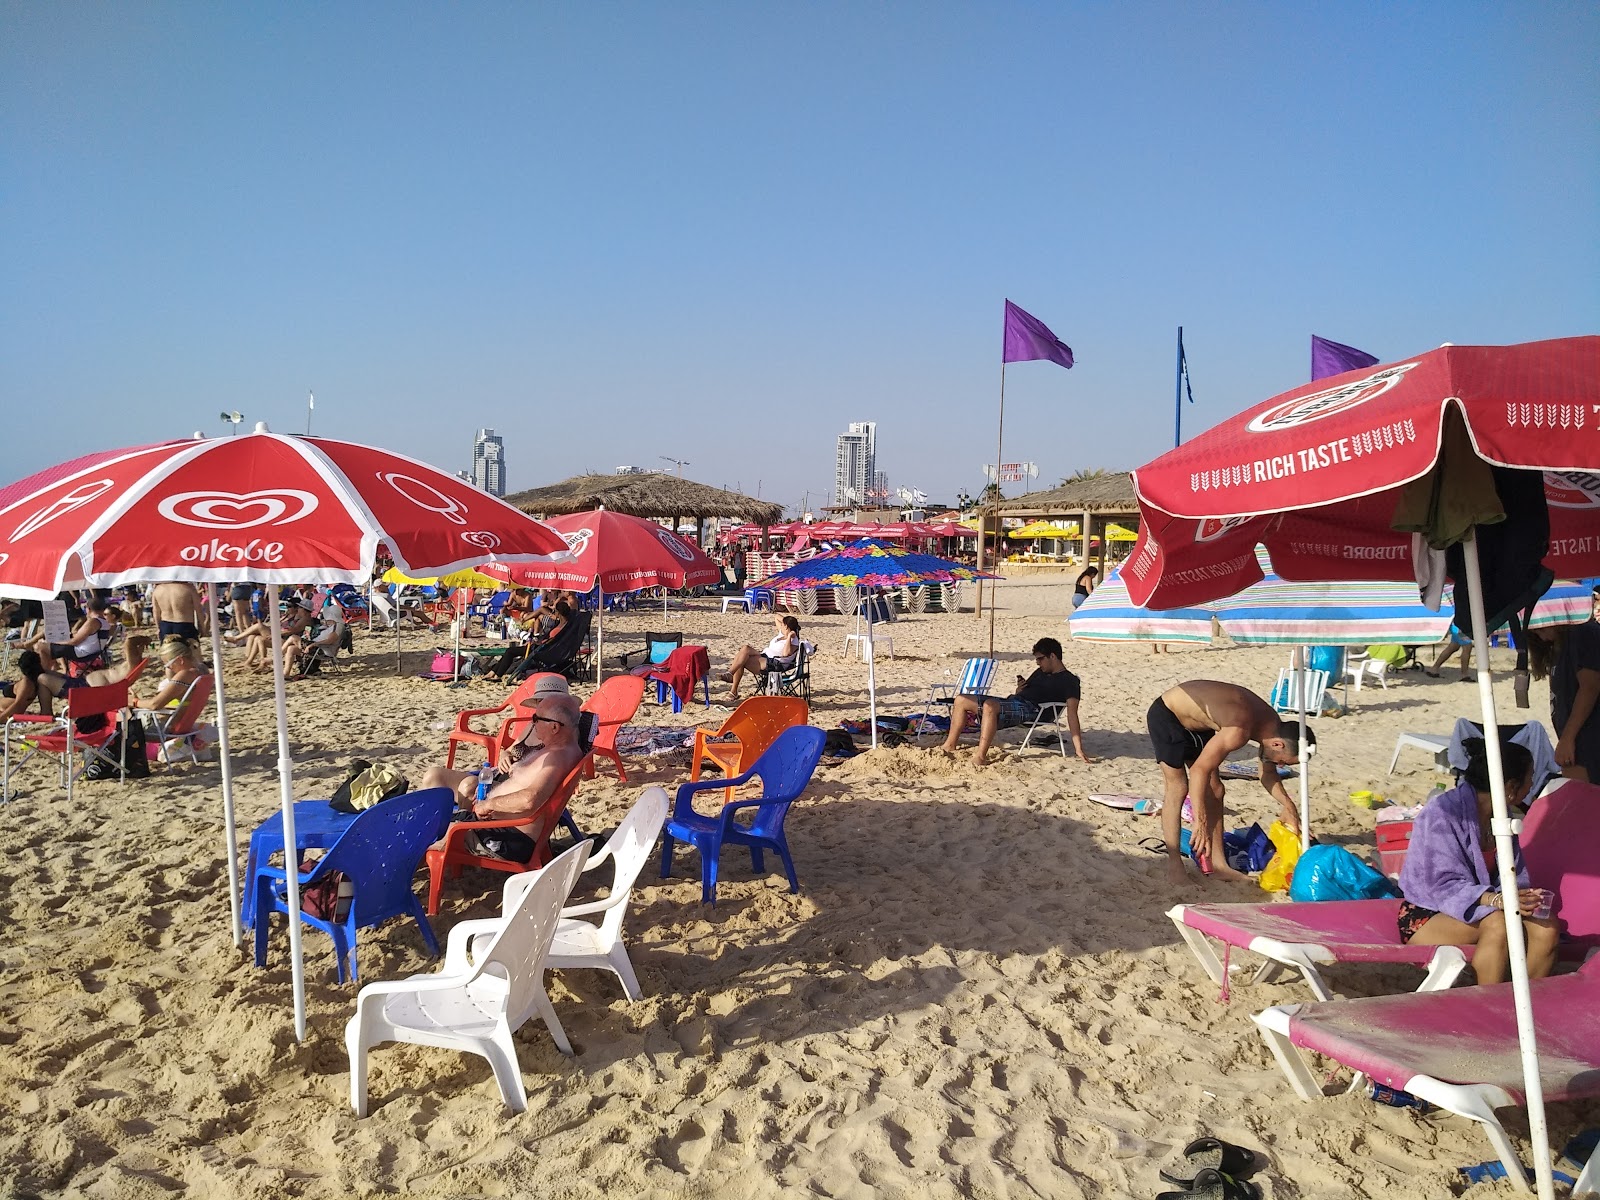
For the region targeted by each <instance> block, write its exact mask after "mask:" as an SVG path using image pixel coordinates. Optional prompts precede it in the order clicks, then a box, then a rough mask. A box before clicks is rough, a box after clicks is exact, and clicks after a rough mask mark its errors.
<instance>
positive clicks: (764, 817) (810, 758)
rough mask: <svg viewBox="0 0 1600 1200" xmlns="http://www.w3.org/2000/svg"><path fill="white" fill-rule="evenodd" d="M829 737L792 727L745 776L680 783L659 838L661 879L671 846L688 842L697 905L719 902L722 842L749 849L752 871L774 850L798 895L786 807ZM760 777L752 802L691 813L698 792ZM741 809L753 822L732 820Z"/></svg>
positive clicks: (666, 871)
mask: <svg viewBox="0 0 1600 1200" xmlns="http://www.w3.org/2000/svg"><path fill="white" fill-rule="evenodd" d="M826 739H827V735H826V734H825V733H824V732H823V731H822V730H820V729H818V728H817V727H816V726H815V725H794V726H791V727H790V728H788V729H785V730H784V731H783V732H782V733H780V734H779V735H778V739H777V741H775V742H773V743H772V745H771V746H769V747H767V751H766V753H765V754H763V755H762V756H761V757H760V758H758V759H756V761H755V765H754V766H753V767H751V768H750V769H749V770H748V771H746V772H745V773H744V774H743V775H736V776H734V777H733V778H732V779H702V780H698V781H696V782H694V783H685V784H680V785H679V787H678V799H677V802H676V803H675V804H674V805H673V813H672V816H671V818H670V819H668V821H667V826H666V829H665V831H664V832H663V833H662V836H661V877H662V878H663V879H665V878H666V877H667V876H668V875H670V874H672V847H673V842H674V841H683V842H688V843H690V844H691V845H693V846H694V848H695V849H696V850H698V851H699V852H700V901H701V903H703V904H704V903H710V904H715V903H716V902H717V863H718V859H719V858H720V857H721V854H722V846H723V843H724V842H732V843H734V844H736V845H740V846H749V847H750V865H751V868H752V869H753V870H755V871H756V872H758V873H759V872H762V871H765V870H766V867H765V866H764V864H763V862H762V857H761V853H762V851H763V850H775V851H776V852H777V854H778V857H779V858H781V859H783V869H784V870H785V871H786V872H788V875H789V890H790V891H791V892H798V891H799V890H800V880H799V879H798V878H797V877H796V876H795V873H794V859H793V858H791V857H790V856H789V842H788V839H787V838H785V837H784V833H783V819H784V817H785V816H786V815H787V814H788V812H789V805H791V804H793V803H794V802H795V801H796V800H798V799H799V798H800V793H801V792H803V791H805V790H806V785H807V784H809V783H810V782H811V775H812V772H814V771H815V770H816V769H817V763H818V762H820V761H821V759H822V744H823V742H824V741H825V740H826ZM758 775H759V776H760V777H761V795H760V797H759V798H757V799H754V800H734V801H732V802H730V803H728V804H724V805H723V806H722V811H721V812H719V813H718V814H717V815H716V816H714V817H705V816H701V815H700V814H699V813H697V812H695V811H694V805H693V803H692V799H693V797H694V794H695V793H696V792H705V791H722V790H724V789H727V788H733V787H738V786H740V785H741V784H745V783H749V782H750V780H751V779H752V778H753V777H755V776H758ZM741 808H753V809H755V810H756V814H755V820H753V821H752V822H751V823H750V824H749V825H741V824H739V823H737V822H736V821H734V819H733V817H734V814H735V813H736V812H738V811H739V810H740V809H741Z"/></svg>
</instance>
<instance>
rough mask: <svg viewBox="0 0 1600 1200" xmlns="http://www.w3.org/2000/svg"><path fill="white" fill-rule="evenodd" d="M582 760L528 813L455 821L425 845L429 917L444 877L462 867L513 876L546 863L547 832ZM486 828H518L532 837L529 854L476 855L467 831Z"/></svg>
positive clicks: (573, 787) (571, 788) (574, 786)
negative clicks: (435, 842)
mask: <svg viewBox="0 0 1600 1200" xmlns="http://www.w3.org/2000/svg"><path fill="white" fill-rule="evenodd" d="M586 761H587V759H582V758H580V759H579V760H578V761H577V762H576V763H574V764H573V767H572V770H570V771H568V772H567V775H566V778H565V779H563V780H562V781H561V783H560V784H559V785H558V786H557V787H556V790H555V791H554V792H552V793H551V795H550V798H549V799H548V800H546V801H545V802H544V804H543V805H541V806H540V808H539V809H538V811H537V812H535V813H534V814H533V815H532V816H528V817H514V818H511V819H508V820H503V821H457V822H455V823H454V824H452V825H451V826H450V827H449V828H448V829H446V830H445V831H444V837H443V838H441V839H440V840H439V844H438V845H436V846H430V847H428V852H427V854H426V855H424V858H425V859H426V861H427V864H428V904H427V911H428V915H429V916H430V917H431V916H433V915H434V914H435V913H437V912H438V911H439V895H440V893H441V892H443V891H444V881H445V876H446V875H450V876H452V877H454V876H458V875H460V874H461V869H462V868H463V867H482V868H484V869H485V870H488V871H506V872H509V873H511V874H513V875H516V874H521V873H522V872H523V871H527V870H530V869H532V868H534V867H542V866H544V865H545V863H547V862H549V861H550V835H551V834H552V833H554V832H555V829H556V826H557V825H559V824H560V823H561V815H562V814H563V813H564V812H566V809H567V805H568V804H569V803H571V801H572V795H573V793H574V792H576V791H577V790H578V781H579V780H580V779H582V778H583V764H584V763H585V762H586ZM490 829H520V830H522V832H523V833H525V834H526V835H527V836H528V837H530V838H532V839H533V843H534V848H533V857H532V858H530V859H529V860H528V861H527V862H525V863H521V862H515V861H513V860H512V859H509V858H496V857H494V856H493V855H489V854H478V853H475V852H474V851H472V850H471V849H469V848H468V846H467V835H468V834H474V833H483V832H485V831H486V830H490Z"/></svg>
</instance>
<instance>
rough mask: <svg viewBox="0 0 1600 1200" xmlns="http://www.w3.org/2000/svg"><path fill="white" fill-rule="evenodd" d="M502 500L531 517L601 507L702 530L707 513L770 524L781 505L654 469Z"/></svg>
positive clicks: (579, 479) (585, 478)
mask: <svg viewBox="0 0 1600 1200" xmlns="http://www.w3.org/2000/svg"><path fill="white" fill-rule="evenodd" d="M506 502H507V503H508V504H514V505H516V506H517V507H518V508H520V509H522V511H523V512H526V513H530V514H532V515H533V516H536V517H548V516H555V515H557V514H559V513H575V512H590V511H592V510H593V509H596V508H599V507H600V506H601V505H604V506H605V507H606V509H607V511H609V512H620V513H627V514H628V515H629V516H634V517H645V518H647V519H651V520H654V519H657V518H662V517H666V518H670V519H671V520H672V522H673V525H674V526H676V525H677V523H678V520H679V519H680V518H683V517H693V518H694V519H695V526H696V529H697V531H701V532H703V526H704V523H705V520H706V518H707V517H732V518H734V519H736V520H739V521H748V522H750V523H751V524H752V525H762V526H766V525H774V524H776V523H777V522H778V521H780V520H782V519H783V505H781V504H774V503H772V502H771V501H770V500H757V499H756V498H755V497H753V496H746V495H743V494H741V493H739V492H731V491H729V490H728V489H726V488H715V487H711V486H709V485H708V484H704V483H696V482H695V481H694V480H692V479H680V478H679V477H678V476H676V475H668V474H665V473H664V472H656V473H652V474H648V475H574V476H573V477H572V478H571V479H563V480H562V481H561V482H560V483H552V484H550V485H549V486H548V487H541V488H533V489H531V490H529V491H526V492H517V493H516V494H515V495H511V496H507V497H506Z"/></svg>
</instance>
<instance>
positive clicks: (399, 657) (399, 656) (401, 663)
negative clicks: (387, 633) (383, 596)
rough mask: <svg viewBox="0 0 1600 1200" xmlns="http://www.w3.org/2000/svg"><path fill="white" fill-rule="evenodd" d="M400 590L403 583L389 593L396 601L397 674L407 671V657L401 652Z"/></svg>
mask: <svg viewBox="0 0 1600 1200" xmlns="http://www.w3.org/2000/svg"><path fill="white" fill-rule="evenodd" d="M400 592H401V585H400V584H398V583H397V584H395V585H394V591H393V592H391V593H390V594H389V598H390V599H391V600H392V601H393V602H394V673H395V674H396V675H404V674H405V673H406V669H405V665H404V662H405V659H404V656H403V655H402V654H401V653H400V612H401V609H400Z"/></svg>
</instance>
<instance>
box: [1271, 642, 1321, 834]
mask: <svg viewBox="0 0 1600 1200" xmlns="http://www.w3.org/2000/svg"><path fill="white" fill-rule="evenodd" d="M1294 672H1295V682H1296V690H1297V691H1298V692H1299V694H1300V853H1302V854H1304V853H1305V852H1306V851H1307V850H1309V849H1310V848H1311V780H1310V777H1309V776H1308V774H1307V772H1308V771H1309V769H1310V767H1311V747H1310V746H1309V745H1308V744H1307V742H1308V741H1309V739H1308V738H1307V737H1306V730H1307V729H1309V728H1310V723H1309V722H1308V721H1307V720H1306V648H1305V647H1304V646H1303V645H1296V646H1295V648H1294ZM1321 701H1322V697H1321V696H1318V697H1317V702H1318V704H1317V706H1318V708H1319V709H1320V708H1321ZM1273 769H1274V770H1276V769H1277V768H1273Z"/></svg>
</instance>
